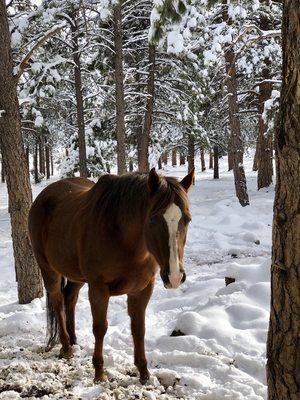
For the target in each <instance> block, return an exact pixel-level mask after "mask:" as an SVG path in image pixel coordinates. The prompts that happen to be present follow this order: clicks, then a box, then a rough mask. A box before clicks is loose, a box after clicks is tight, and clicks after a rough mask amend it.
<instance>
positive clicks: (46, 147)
mask: <svg viewBox="0 0 300 400" xmlns="http://www.w3.org/2000/svg"><path fill="white" fill-rule="evenodd" d="M45 141H46V146H45V156H46V179H50V149H49V143H47V139H45Z"/></svg>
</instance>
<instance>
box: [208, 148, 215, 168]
mask: <svg viewBox="0 0 300 400" xmlns="http://www.w3.org/2000/svg"><path fill="white" fill-rule="evenodd" d="M213 160H214V158H213V152H212V151H211V150H210V151H209V169H212V168H213V167H214V161H213Z"/></svg>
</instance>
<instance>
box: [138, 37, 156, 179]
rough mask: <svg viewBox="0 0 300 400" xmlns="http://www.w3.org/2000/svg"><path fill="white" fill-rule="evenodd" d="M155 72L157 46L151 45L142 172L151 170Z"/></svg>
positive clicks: (141, 162) (141, 160)
mask: <svg viewBox="0 0 300 400" xmlns="http://www.w3.org/2000/svg"><path fill="white" fill-rule="evenodd" d="M154 72H155V47H154V45H152V44H150V45H149V73H148V84H147V95H148V97H147V102H146V112H145V119H144V126H143V133H142V137H141V157H140V165H139V171H140V172H148V171H149V163H148V156H149V143H150V134H151V128H152V116H153V106H154V89H155V82H154Z"/></svg>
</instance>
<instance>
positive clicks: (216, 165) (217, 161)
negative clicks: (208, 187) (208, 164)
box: [214, 145, 219, 179]
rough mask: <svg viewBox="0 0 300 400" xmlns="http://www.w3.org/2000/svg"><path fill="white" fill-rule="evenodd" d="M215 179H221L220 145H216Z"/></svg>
mask: <svg viewBox="0 0 300 400" xmlns="http://www.w3.org/2000/svg"><path fill="white" fill-rule="evenodd" d="M214 179H219V146H218V145H214Z"/></svg>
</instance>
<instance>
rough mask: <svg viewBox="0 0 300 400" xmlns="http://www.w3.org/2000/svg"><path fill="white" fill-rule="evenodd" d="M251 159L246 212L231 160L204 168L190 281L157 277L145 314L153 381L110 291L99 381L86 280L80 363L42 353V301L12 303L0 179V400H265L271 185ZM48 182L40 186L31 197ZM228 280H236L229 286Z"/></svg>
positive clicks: (122, 305)
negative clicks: (141, 370) (143, 375)
mask: <svg viewBox="0 0 300 400" xmlns="http://www.w3.org/2000/svg"><path fill="white" fill-rule="evenodd" d="M207 161H208V160H207ZM244 166H245V169H246V173H247V179H248V182H247V185H248V188H249V197H250V203H251V205H250V206H248V207H244V208H242V207H241V206H240V205H239V203H238V201H237V199H236V198H235V195H234V183H233V177H232V173H231V172H227V160H226V158H224V159H222V160H220V176H221V179H219V180H213V179H212V171H211V170H207V171H205V172H203V173H202V172H200V167H199V166H197V175H196V185H195V187H194V188H193V189H192V192H191V195H190V198H191V210H192V223H191V226H190V230H189V234H188V240H187V246H186V256H185V268H186V272H187V280H186V282H185V283H184V284H183V285H182V286H181V287H180V288H179V289H176V290H175V289H168V290H166V289H165V288H164V287H163V284H162V282H161V279H160V278H159V277H158V278H157V283H156V287H155V290H154V293H153V296H152V299H151V301H150V304H149V306H148V309H147V315H146V349H147V358H148V364H149V367H150V372H151V374H152V377H151V379H150V381H149V383H148V384H147V385H146V386H141V384H140V383H139V381H138V377H137V375H136V372H135V368H134V366H133V346H132V339H131V336H130V328H129V318H128V316H127V311H126V296H119V297H115V298H111V301H110V305H109V315H108V321H109V329H108V332H107V334H106V337H105V346H104V360H105V367H106V369H107V373H108V377H109V381H108V382H106V383H104V384H101V385H93V383H92V379H93V368H92V363H91V355H92V352H93V335H92V328H91V326H92V325H91V315H90V307H89V302H88V298H87V287H84V288H83V289H82V291H81V294H80V298H79V301H78V305H77V337H78V345H76V346H75V356H74V358H73V359H72V360H70V361H65V360H59V359H58V352H59V347H58V346H57V347H55V348H54V349H53V350H52V351H50V352H48V353H46V352H44V345H45V325H46V322H45V298H42V299H36V300H34V301H33V302H32V303H31V304H28V305H19V304H17V294H16V283H15V277H14V270H13V260H12V247H11V239H10V227H9V217H8V213H7V193H6V189H5V186H4V184H0V248H1V274H2V275H1V278H2V279H1V281H0V399H19V398H21V397H22V398H24V397H25V398H30V399H36V398H42V399H68V398H72V399H112V398H114V399H142V398H144V399H159V400H160V399H162V400H163V399H191V400H193V399H205V400H223V399H230V400H242V399H243V400H245V399H247V400H263V399H265V398H266V380H265V343H266V335H267V328H268V318H269V298H270V284H269V280H270V277H269V270H270V247H271V223H272V203H273V195H274V189H273V187H271V188H269V189H262V190H260V191H257V190H256V175H255V173H254V172H252V171H251V166H252V158H251V157H246V158H245V160H244ZM185 168H186V167H182V166H181V167H176V168H172V167H167V169H166V170H165V171H164V173H167V174H169V175H176V176H178V177H182V176H184V174H185V173H186V171H185ZM44 186H45V182H42V183H41V184H39V185H34V186H33V191H34V195H37V194H38V193H39V192H40V191H41V190H42V189H43V187H44ZM225 276H229V277H232V278H235V282H234V283H231V284H230V285H228V286H225V283H224V277H225ZM172 333H173V335H172V336H170V335H171V334H172ZM176 335H177V336H176Z"/></svg>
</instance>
